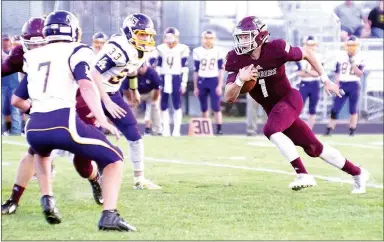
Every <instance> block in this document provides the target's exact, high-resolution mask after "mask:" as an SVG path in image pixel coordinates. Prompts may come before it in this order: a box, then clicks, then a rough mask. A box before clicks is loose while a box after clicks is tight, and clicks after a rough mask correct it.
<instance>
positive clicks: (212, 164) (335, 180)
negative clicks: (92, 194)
mask: <svg viewBox="0 0 384 242" xmlns="http://www.w3.org/2000/svg"><path fill="white" fill-rule="evenodd" d="M145 160H146V161H150V162H159V163H174V164H184V165H198V166H210V167H223V168H232V169H240V170H250V171H261V172H269V173H278V174H285V175H296V173H294V172H288V171H282V170H275V169H267V168H256V167H249V166H234V165H226V164H217V163H210V162H190V161H181V160H169V159H158V158H153V157H145ZM313 176H314V177H315V178H318V179H321V180H325V181H329V182H340V183H347V184H353V182H352V179H351V180H347V179H342V178H339V177H328V176H321V175H313ZM367 187H373V188H381V189H383V184H374V183H367Z"/></svg>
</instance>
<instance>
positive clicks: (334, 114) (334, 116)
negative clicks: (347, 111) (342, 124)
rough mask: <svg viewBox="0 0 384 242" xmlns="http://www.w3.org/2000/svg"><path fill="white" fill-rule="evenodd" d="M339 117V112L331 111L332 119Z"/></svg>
mask: <svg viewBox="0 0 384 242" xmlns="http://www.w3.org/2000/svg"><path fill="white" fill-rule="evenodd" d="M338 117H339V113H336V112H334V111H331V119H338Z"/></svg>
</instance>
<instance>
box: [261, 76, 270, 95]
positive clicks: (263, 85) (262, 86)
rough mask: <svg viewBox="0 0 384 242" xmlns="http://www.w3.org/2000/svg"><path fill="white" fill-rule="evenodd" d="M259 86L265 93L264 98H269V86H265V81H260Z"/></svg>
mask: <svg viewBox="0 0 384 242" xmlns="http://www.w3.org/2000/svg"><path fill="white" fill-rule="evenodd" d="M259 84H260V86H261V91H262V92H263V96H264V97H268V92H267V86H266V85H265V80H264V79H259Z"/></svg>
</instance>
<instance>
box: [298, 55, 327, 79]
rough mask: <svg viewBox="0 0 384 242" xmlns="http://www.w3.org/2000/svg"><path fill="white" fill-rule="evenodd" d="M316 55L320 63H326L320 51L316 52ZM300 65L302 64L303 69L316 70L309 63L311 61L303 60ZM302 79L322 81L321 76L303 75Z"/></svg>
mask: <svg viewBox="0 0 384 242" xmlns="http://www.w3.org/2000/svg"><path fill="white" fill-rule="evenodd" d="M315 55H316V58H317V59H318V60H319V61H320V63H321V64H322V65H324V63H325V57H324V56H323V55H322V54H320V53H315ZM300 65H301V70H306V71H310V70H315V69H314V68H313V67H312V66H311V64H309V62H308V61H306V60H301V61H300ZM301 81H320V77H301Z"/></svg>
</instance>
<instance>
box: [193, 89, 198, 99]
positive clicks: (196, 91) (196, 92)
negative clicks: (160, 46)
mask: <svg viewBox="0 0 384 242" xmlns="http://www.w3.org/2000/svg"><path fill="white" fill-rule="evenodd" d="M193 94H194V95H195V97H198V96H199V89H198V88H195V89H193Z"/></svg>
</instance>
